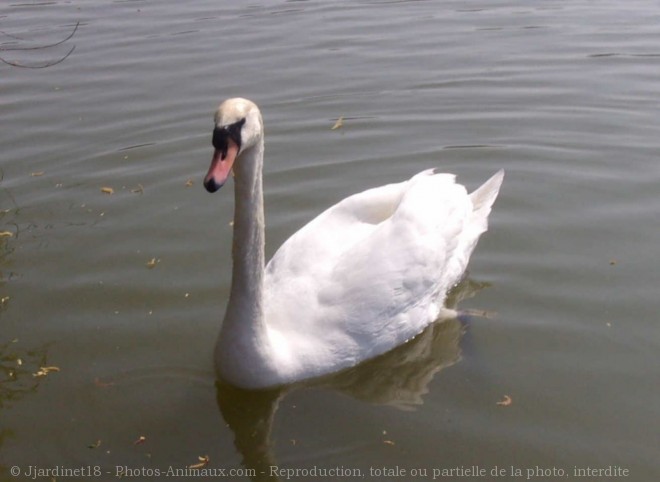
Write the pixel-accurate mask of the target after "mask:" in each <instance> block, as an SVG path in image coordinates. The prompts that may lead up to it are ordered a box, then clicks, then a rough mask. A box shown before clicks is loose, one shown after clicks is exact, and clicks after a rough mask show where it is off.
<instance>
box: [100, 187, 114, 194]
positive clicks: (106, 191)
mask: <svg viewBox="0 0 660 482" xmlns="http://www.w3.org/2000/svg"><path fill="white" fill-rule="evenodd" d="M101 192H102V193H103V194H114V193H115V190H114V189H112V188H111V187H102V188H101Z"/></svg>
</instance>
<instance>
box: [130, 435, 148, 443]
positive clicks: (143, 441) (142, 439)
mask: <svg viewBox="0 0 660 482" xmlns="http://www.w3.org/2000/svg"><path fill="white" fill-rule="evenodd" d="M146 441H147V437H145V436H144V435H140V436H139V437H138V438H137V440H136V441H135V442H133V445H142V444H143V443H145V442H146Z"/></svg>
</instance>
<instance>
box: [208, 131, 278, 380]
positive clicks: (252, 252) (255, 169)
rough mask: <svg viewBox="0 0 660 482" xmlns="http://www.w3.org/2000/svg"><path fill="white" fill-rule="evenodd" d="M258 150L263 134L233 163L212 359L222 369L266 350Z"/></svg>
mask: <svg viewBox="0 0 660 482" xmlns="http://www.w3.org/2000/svg"><path fill="white" fill-rule="evenodd" d="M263 153H264V145H263V139H262V140H261V141H260V142H259V143H258V144H257V145H255V146H254V147H251V148H250V149H249V150H247V151H245V152H243V153H242V154H241V155H240V156H239V158H238V159H237V160H236V163H235V164H234V184H235V187H234V195H235V203H234V237H233V243H232V259H233V269H232V280H231V291H230V295H229V302H228V304H227V311H226V313H225V318H224V321H223V324H222V329H221V332H220V337H219V339H218V344H217V347H216V360H217V361H218V363H219V365H220V369H221V372H224V373H225V374H227V375H229V374H230V373H236V372H237V371H240V370H241V369H245V366H243V367H241V366H239V365H240V362H241V358H242V357H244V356H253V355H257V356H258V355H259V354H262V355H265V354H266V352H267V351H268V350H269V348H268V344H267V333H266V326H265V321H264V310H263V285H264V266H265V260H264V258H265V255H264V248H265V235H264V205H263V187H262V166H263ZM243 361H244V360H243ZM237 362H238V363H237Z"/></svg>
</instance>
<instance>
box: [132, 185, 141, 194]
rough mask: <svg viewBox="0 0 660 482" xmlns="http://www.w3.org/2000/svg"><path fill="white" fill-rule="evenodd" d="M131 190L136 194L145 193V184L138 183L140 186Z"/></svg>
mask: <svg viewBox="0 0 660 482" xmlns="http://www.w3.org/2000/svg"><path fill="white" fill-rule="evenodd" d="M131 192H133V193H135V194H144V186H142V184H138V187H136V188H135V189H131Z"/></svg>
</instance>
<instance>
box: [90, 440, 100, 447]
mask: <svg viewBox="0 0 660 482" xmlns="http://www.w3.org/2000/svg"><path fill="white" fill-rule="evenodd" d="M100 446H101V440H97V441H96V442H94V443H93V444H89V445H88V446H87V448H89V449H97V448H99V447H100Z"/></svg>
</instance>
